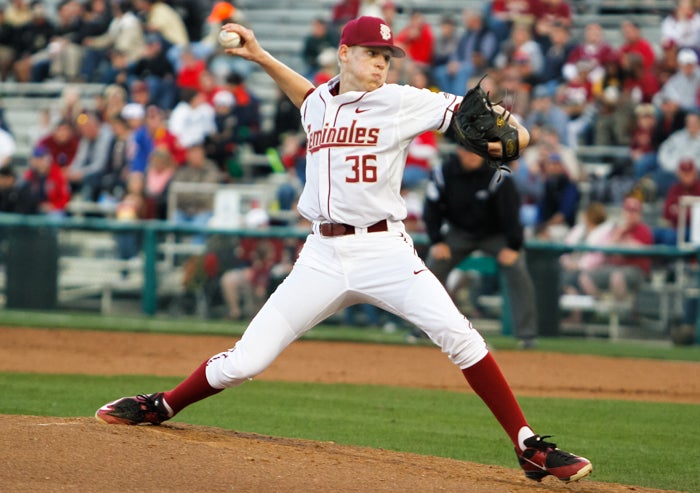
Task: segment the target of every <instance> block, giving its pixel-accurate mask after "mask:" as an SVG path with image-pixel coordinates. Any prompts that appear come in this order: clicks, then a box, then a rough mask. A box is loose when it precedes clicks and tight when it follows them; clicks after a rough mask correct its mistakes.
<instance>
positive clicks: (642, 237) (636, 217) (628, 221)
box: [579, 196, 654, 301]
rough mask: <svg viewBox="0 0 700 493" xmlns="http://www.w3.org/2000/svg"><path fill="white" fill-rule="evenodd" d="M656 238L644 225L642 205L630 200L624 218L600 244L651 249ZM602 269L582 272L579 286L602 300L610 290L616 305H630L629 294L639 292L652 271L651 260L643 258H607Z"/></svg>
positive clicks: (639, 256) (634, 198)
mask: <svg viewBox="0 0 700 493" xmlns="http://www.w3.org/2000/svg"><path fill="white" fill-rule="evenodd" d="M653 243H654V235H653V233H652V230H651V228H650V227H649V226H647V225H646V224H644V222H642V203H641V201H640V200H639V199H637V198H636V197H632V196H630V197H627V198H626V199H625V200H624V202H623V204H622V215H621V218H620V220H619V222H618V223H617V224H615V225H614V226H613V227H612V228H611V229H610V231H609V233H608V234H607V235H606V237H605V238H602V239H601V241H600V242H599V244H600V246H608V247H613V246H618V247H640V246H644V245H652V244H653ZM605 257H606V260H605V263H604V264H603V265H601V266H600V267H597V268H595V269H592V270H589V271H585V272H582V273H581V275H580V276H579V284H580V286H581V288H582V289H583V292H584V293H586V294H588V295H590V296H593V297H595V298H600V297H601V294H602V292H603V291H606V290H608V289H609V290H610V291H612V294H613V296H614V298H615V300H617V301H627V300H628V298H629V292H630V290H636V289H637V288H638V287H639V286H640V285H641V283H642V282H643V281H644V279H645V278H646V277H647V276H648V275H649V272H650V271H651V258H650V257H648V256H644V255H620V254H610V255H606V256H605Z"/></svg>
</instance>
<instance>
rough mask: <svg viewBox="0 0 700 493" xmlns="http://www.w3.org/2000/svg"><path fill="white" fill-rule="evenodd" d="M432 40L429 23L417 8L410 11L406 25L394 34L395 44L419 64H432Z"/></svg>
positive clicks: (433, 38)
mask: <svg viewBox="0 0 700 493" xmlns="http://www.w3.org/2000/svg"><path fill="white" fill-rule="evenodd" d="M434 40H435V37H434V36H433V30H432V28H431V27H430V24H429V23H428V22H427V20H426V19H425V16H424V15H423V13H421V12H420V11H417V10H415V11H413V12H412V13H411V17H410V19H409V21H408V25H407V26H406V27H404V28H403V29H402V30H401V31H400V32H399V33H398V34H397V35H396V44H397V45H399V46H401V47H402V48H403V49H404V50H405V51H406V54H407V55H408V58H410V59H411V60H413V61H414V62H416V63H417V64H419V65H421V66H430V65H431V64H432V62H433V43H434Z"/></svg>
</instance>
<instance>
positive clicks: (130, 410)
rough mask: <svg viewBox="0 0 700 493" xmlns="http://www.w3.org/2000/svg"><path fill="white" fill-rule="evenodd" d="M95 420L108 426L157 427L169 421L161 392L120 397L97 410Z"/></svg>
mask: <svg viewBox="0 0 700 493" xmlns="http://www.w3.org/2000/svg"><path fill="white" fill-rule="evenodd" d="M95 418H97V420H98V421H100V422H102V423H106V424H108V425H139V424H152V425H159V424H161V423H162V422H163V421H166V420H168V419H170V414H169V413H168V410H167V408H166V407H165V403H164V402H163V392H158V393H156V394H140V395H136V396H133V397H122V398H121V399H117V400H116V401H113V402H109V403H107V404H105V405H104V406H102V407H101V408H99V409H98V410H97V412H96V413H95Z"/></svg>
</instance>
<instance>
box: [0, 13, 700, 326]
mask: <svg viewBox="0 0 700 493" xmlns="http://www.w3.org/2000/svg"><path fill="white" fill-rule="evenodd" d="M582 4H583V2H575V3H574V2H572V0H493V1H490V2H484V4H483V7H482V8H480V9H478V10H473V9H465V10H464V11H462V12H449V13H447V12H446V13H445V15H442V16H441V17H439V19H438V21H437V22H436V21H433V22H432V23H431V21H430V20H429V19H434V17H430V16H428V15H427V14H426V13H425V12H423V11H421V10H419V9H418V10H416V9H409V7H410V6H403V5H401V3H400V2H394V1H392V0H338V1H336V3H335V4H333V5H332V7H331V8H330V9H329V10H328V11H326V12H319V16H318V17H317V18H314V19H313V20H312V21H311V22H310V24H309V26H308V29H307V33H306V35H305V37H304V39H303V40H301V41H302V49H301V52H300V53H299V54H298V55H299V58H300V59H301V60H302V62H303V64H304V73H305V75H306V76H307V77H308V78H309V79H310V80H312V81H314V82H315V83H316V84H320V83H323V82H326V81H328V80H329V79H330V78H332V77H333V76H335V75H336V73H337V60H336V56H335V49H336V48H337V44H338V39H339V33H340V30H341V29H342V26H343V25H344V23H345V22H347V21H348V20H349V19H352V18H354V17H356V16H358V15H374V16H378V17H382V18H384V20H385V21H386V23H387V24H389V25H390V26H392V28H393V30H394V32H395V35H396V42H397V43H398V44H400V45H401V46H402V47H403V48H404V49H405V51H406V52H407V54H408V56H407V58H405V59H394V60H393V61H392V66H391V69H390V77H389V82H394V83H401V84H412V85H415V86H417V87H422V88H425V89H426V90H433V91H447V92H452V93H454V94H463V93H464V92H465V91H466V90H467V89H468V88H469V87H470V86H472V85H474V84H475V83H476V81H478V80H479V79H481V78H482V76H484V75H488V77H487V78H486V79H484V81H483V82H482V84H483V85H484V87H485V89H486V90H488V91H489V92H490V94H491V95H492V97H494V98H495V99H497V100H502V103H501V104H502V105H503V106H505V107H506V108H508V109H509V110H510V111H512V112H513V113H514V114H516V115H518V116H519V117H520V118H521V119H522V121H524V122H525V124H526V126H527V127H528V129H529V130H530V132H531V135H532V143H531V145H530V147H529V148H528V149H527V150H526V151H525V152H524V153H523V155H522V156H521V159H519V160H518V161H517V162H515V163H512V175H511V177H512V179H514V181H515V183H516V185H517V189H518V191H519V193H520V196H521V200H522V207H521V214H520V216H521V217H520V219H521V221H522V223H523V225H524V226H525V227H526V228H527V231H528V232H529V233H530V234H532V235H538V236H540V237H542V238H547V239H552V240H557V241H563V240H564V239H565V238H567V235H568V234H569V233H570V232H571V231H572V230H573V229H574V228H575V227H576V226H577V225H579V226H580V225H582V224H584V225H585V221H584V219H585V217H587V216H586V214H585V213H584V210H585V208H586V207H587V206H588V204H590V203H602V204H605V205H607V206H608V207H611V209H619V210H623V211H624V210H626V209H625V208H624V207H623V205H624V204H627V205H628V208H634V209H635V210H636V209H638V208H637V207H636V205H635V206H632V205H630V202H625V200H626V199H628V198H634V199H635V200H637V201H638V202H639V204H641V205H640V207H641V208H644V207H645V206H646V204H647V203H649V204H659V203H663V206H662V207H659V208H656V209H654V210H659V211H660V212H659V214H658V217H652V218H646V217H643V216H640V220H641V219H644V220H645V221H646V222H647V223H648V225H647V226H648V228H649V229H650V231H651V233H650V235H651V236H650V237H647V235H641V236H643V237H644V238H643V240H644V242H647V243H665V244H676V242H677V237H676V235H675V233H676V230H677V221H678V217H679V206H678V201H679V197H681V196H683V195H700V182H698V171H697V170H698V166H700V162H699V161H698V160H699V159H700V157H698V156H700V64H699V57H698V54H699V50H700V13H699V12H700V10H699V8H700V2H698V1H696V0H677V1H676V2H675V6H674V8H673V9H672V10H670V11H655V13H657V14H660V15H661V17H662V23H661V25H660V26H656V28H655V29H654V30H653V31H650V32H655V33H658V35H655V37H654V38H653V39H648V38H647V37H645V35H644V29H643V28H644V26H642V25H640V24H638V23H637V22H636V21H635V17H634V16H633V15H630V16H629V18H624V20H622V21H621V23H620V24H619V32H620V34H621V38H619V39H621V41H616V42H612V41H611V40H608V39H607V33H608V31H606V30H605V29H604V28H603V26H602V25H601V24H598V23H595V22H592V23H588V24H586V25H585V26H577V24H576V23H575V22H574V21H575V16H576V15H577V12H578V10H579V9H581V8H582ZM227 22H238V23H243V24H247V20H246V17H245V15H244V12H243V9H242V8H240V7H239V6H237V5H236V4H235V2H225V1H220V2H216V1H212V0H170V1H163V0H82V1H79V0H62V1H60V2H58V3H56V4H53V3H51V4H47V3H46V2H45V1H42V0H11V1H10V2H9V3H8V4H5V5H0V78H1V79H2V81H15V82H34V83H41V82H44V81H63V82H66V86H65V90H64V92H63V95H62V97H61V100H60V104H59V106H58V108H57V109H55V110H47V111H44V112H42V113H41V115H40V118H39V119H38V121H37V122H36V128H33V129H31V135H32V137H33V138H32V146H31V151H30V155H29V158H28V166H27V167H26V169H22V170H18V169H15V168H16V167H14V166H12V163H13V156H14V154H15V152H16V145H15V142H14V140H13V129H12V128H10V126H9V125H8V124H7V120H6V118H4V117H3V113H2V108H0V209H1V210H2V211H3V212H20V213H28V214H33V213H45V214H50V215H56V216H64V215H67V214H69V213H70V208H69V204H70V203H71V202H72V201H73V200H75V199H80V200H81V201H87V202H92V203H95V204H102V205H105V207H106V208H107V209H108V210H110V211H112V212H113V213H114V215H115V216H116V217H117V218H121V219H129V220H131V219H165V218H166V217H167V210H168V209H167V206H168V204H167V193H168V187H169V186H170V184H171V183H175V182H178V181H179V182H186V183H236V182H242V181H243V180H242V178H243V168H242V163H241V160H240V155H239V151H240V149H241V147H242V146H248V148H250V149H252V151H253V152H254V153H255V154H258V155H261V156H266V157H267V159H268V160H269V162H270V170H268V171H272V170H276V171H283V172H286V179H285V180H282V182H281V184H278V185H277V186H278V189H277V206H278V207H279V208H280V209H286V210H293V208H294V201H295V200H296V197H297V195H298V193H299V191H300V190H301V186H302V185H303V183H304V179H305V176H304V164H305V163H304V159H305V158H304V153H305V142H304V136H303V133H302V132H300V128H299V116H298V111H297V109H296V108H294V107H293V105H292V104H291V102H290V101H289V100H287V99H286V98H285V97H284V96H283V95H281V94H278V96H277V99H276V100H275V101H274V108H275V111H274V116H273V117H272V120H273V121H272V124H271V125H270V126H269V128H268V129H264V125H263V117H262V115H261V104H262V103H263V101H262V100H261V98H260V97H259V96H258V95H256V91H255V88H254V87H249V85H248V84H247V81H248V79H249V77H250V75H251V73H252V70H253V69H252V66H251V65H250V64H249V63H247V62H246V61H245V60H241V59H237V58H235V57H231V56H228V55H226V54H225V53H223V51H222V50H221V48H220V47H219V45H218V43H217V39H216V36H217V34H218V31H219V28H220V26H221V25H222V24H224V23H227ZM251 27H253V28H255V26H254V25H252V26H251ZM657 36H658V37H657ZM263 44H264V39H263ZM73 83H97V84H103V85H104V87H105V89H104V90H103V91H102V92H101V93H100V94H99V95H98V96H97V97H96V98H95V100H94V101H93V102H92V104H90V105H85V104H84V97H82V95H81V94H80V93H79V91H78V89H76V87H77V86H74V85H73ZM584 146H604V147H610V148H615V149H618V150H619V149H623V150H625V152H623V153H616V154H615V156H614V157H613V158H610V157H609V156H608V157H606V158H605V159H606V164H607V165H608V167H607V168H605V169H604V172H603V174H601V175H591V174H590V173H589V172H588V171H587V168H586V167H585V166H584V164H583V163H582V162H581V160H580V159H579V157H578V150H579V149H581V148H582V147H584ZM445 149H450V141H449V137H443V136H438V135H436V134H434V133H432V132H428V133H426V134H423V135H420V136H418V137H416V139H415V141H414V142H413V143H412V144H411V147H410V149H409V156H408V159H407V163H406V173H405V177H404V182H403V187H404V196H405V199H406V202H407V204H408V209H409V217H408V219H407V223H408V225H409V227H410V229H412V230H417V231H422V230H424V226H423V224H422V221H421V215H422V195H423V192H424V188H425V184H426V183H427V181H428V179H429V177H430V173H431V170H433V169H435V168H436V167H437V166H438V164H439V162H440V161H441V160H442V159H443V158H444V157H445V155H444V154H445V152H450V151H449V150H448V151H445ZM212 207H213V204H212V200H211V199H210V198H202V196H194V195H192V196H189V197H185V198H184V200H182V201H181V202H180V203H179V208H178V210H177V211H176V214H175V216H174V217H170V219H172V220H175V221H177V222H182V223H191V224H195V225H204V224H207V223H208V221H210V220H211V217H212V214H213V211H212ZM640 211H641V209H640ZM623 219H624V218H623ZM263 223H265V221H263ZM581 227H584V226H581ZM584 236H585V235H584ZM641 236H640V237H641ZM580 238H583V236H581V235H579V239H580ZM581 241H582V240H581ZM635 241H636V240H635ZM278 257H279V255H278ZM278 260H279V258H278ZM229 280H230V281H231V279H229ZM231 282H233V281H231ZM584 284H585V283H584ZM589 287H590V283H589ZM232 316H236V314H235V313H232Z"/></svg>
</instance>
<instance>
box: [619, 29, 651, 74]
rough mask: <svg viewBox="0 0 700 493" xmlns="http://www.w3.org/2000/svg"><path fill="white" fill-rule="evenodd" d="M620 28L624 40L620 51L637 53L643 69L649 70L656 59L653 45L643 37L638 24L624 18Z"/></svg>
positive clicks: (622, 52)
mask: <svg viewBox="0 0 700 493" xmlns="http://www.w3.org/2000/svg"><path fill="white" fill-rule="evenodd" d="M620 30H621V31H622V35H623V36H624V38H625V42H624V43H623V44H622V46H620V53H621V54H623V55H624V54H627V53H639V54H640V55H641V56H642V61H643V62H644V70H645V71H649V70H651V68H652V66H653V65H654V61H655V59H656V55H655V53H654V47H653V46H652V45H651V43H650V42H649V41H648V40H646V39H645V38H644V36H643V35H642V31H641V29H640V28H639V25H638V24H637V23H635V22H633V21H628V20H624V21H622V22H621V23H620Z"/></svg>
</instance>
